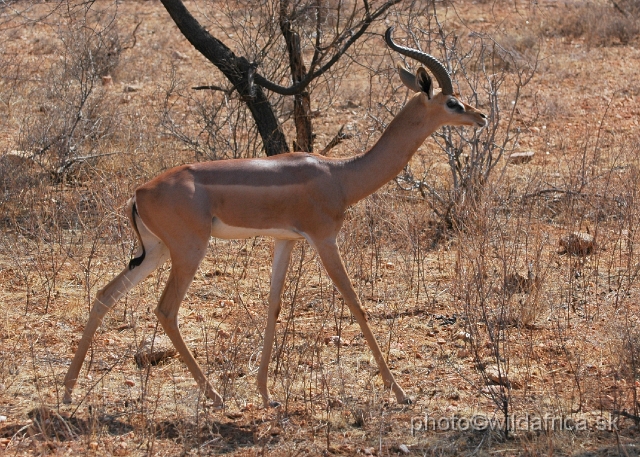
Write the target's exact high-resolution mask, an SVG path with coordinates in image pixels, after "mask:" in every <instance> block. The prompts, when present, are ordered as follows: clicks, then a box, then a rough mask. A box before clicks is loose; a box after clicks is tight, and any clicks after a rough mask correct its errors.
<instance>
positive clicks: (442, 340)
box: [436, 338, 447, 346]
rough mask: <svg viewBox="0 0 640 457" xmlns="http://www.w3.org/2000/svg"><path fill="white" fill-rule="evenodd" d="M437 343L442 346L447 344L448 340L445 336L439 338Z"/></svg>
mask: <svg viewBox="0 0 640 457" xmlns="http://www.w3.org/2000/svg"><path fill="white" fill-rule="evenodd" d="M436 343H438V344H439V345H440V346H442V345H445V344H447V340H445V339H444V338H438V341H436Z"/></svg>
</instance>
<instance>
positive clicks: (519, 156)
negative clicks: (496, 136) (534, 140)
mask: <svg viewBox="0 0 640 457" xmlns="http://www.w3.org/2000/svg"><path fill="white" fill-rule="evenodd" d="M535 154H536V153H535V152H534V151H526V152H514V153H513V154H511V155H510V156H509V163H512V164H514V165H520V164H523V163H529V162H531V159H533V156H534V155H535Z"/></svg>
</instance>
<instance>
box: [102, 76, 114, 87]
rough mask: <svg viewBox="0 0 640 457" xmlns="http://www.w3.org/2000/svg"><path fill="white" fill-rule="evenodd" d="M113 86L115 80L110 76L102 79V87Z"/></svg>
mask: <svg viewBox="0 0 640 457" xmlns="http://www.w3.org/2000/svg"><path fill="white" fill-rule="evenodd" d="M112 84H113V78H112V77H111V76H110V75H107V76H103V77H102V85H103V86H110V85H112Z"/></svg>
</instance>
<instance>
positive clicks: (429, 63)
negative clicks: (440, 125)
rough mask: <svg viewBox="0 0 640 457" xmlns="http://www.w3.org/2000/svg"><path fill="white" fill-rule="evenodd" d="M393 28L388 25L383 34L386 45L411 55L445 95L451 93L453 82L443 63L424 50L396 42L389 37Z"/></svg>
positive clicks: (408, 55) (403, 53)
mask: <svg viewBox="0 0 640 457" xmlns="http://www.w3.org/2000/svg"><path fill="white" fill-rule="evenodd" d="M393 29H394V27H389V28H388V29H387V31H386V33H385V34H384V41H386V42H387V45H388V46H389V47H390V48H391V49H393V50H394V51H396V52H399V53H400V54H402V55H405V56H407V57H411V58H412V59H415V60H417V61H418V62H420V63H421V64H423V65H424V66H426V67H427V68H428V69H429V70H430V71H431V73H433V76H435V77H436V79H437V80H438V84H440V87H441V88H442V93H443V94H445V95H453V83H452V82H451V77H450V76H449V72H448V71H447V69H446V68H445V67H444V65H442V63H440V61H439V60H438V59H436V58H435V57H433V56H431V55H429V54H427V53H425V52H422V51H418V50H417V49H412V48H407V47H404V46H400V45H399V44H396V43H395V42H394V41H393V39H392V38H391V34H392V33H393Z"/></svg>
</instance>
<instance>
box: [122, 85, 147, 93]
mask: <svg viewBox="0 0 640 457" xmlns="http://www.w3.org/2000/svg"><path fill="white" fill-rule="evenodd" d="M142 87H143V86H142V84H139V83H135V84H125V86H124V87H123V89H122V91H123V92H125V93H129V92H138V91H140V90H142Z"/></svg>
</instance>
